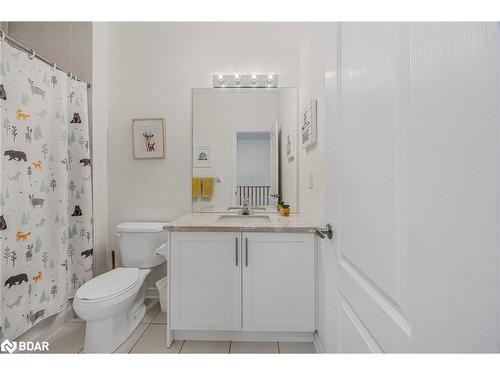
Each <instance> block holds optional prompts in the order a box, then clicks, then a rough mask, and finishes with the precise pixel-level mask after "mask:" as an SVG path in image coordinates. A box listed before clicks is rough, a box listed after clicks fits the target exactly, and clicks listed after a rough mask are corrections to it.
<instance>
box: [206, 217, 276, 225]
mask: <svg viewBox="0 0 500 375" xmlns="http://www.w3.org/2000/svg"><path fill="white" fill-rule="evenodd" d="M216 222H217V223H221V224H269V223H271V219H270V218H269V216H267V215H248V216H244V215H220V216H219V217H218V218H217V220H216Z"/></svg>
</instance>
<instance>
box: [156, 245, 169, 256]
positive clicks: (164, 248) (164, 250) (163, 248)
mask: <svg viewBox="0 0 500 375" xmlns="http://www.w3.org/2000/svg"><path fill="white" fill-rule="evenodd" d="M155 254H156V255H161V256H163V257H165V259H167V243H166V242H165V243H163V244H161V245H160V246H158V247H157V248H156V250H155Z"/></svg>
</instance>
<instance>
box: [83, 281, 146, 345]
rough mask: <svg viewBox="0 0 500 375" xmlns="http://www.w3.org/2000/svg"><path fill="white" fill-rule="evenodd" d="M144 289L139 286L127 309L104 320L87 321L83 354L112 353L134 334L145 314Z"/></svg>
mask: <svg viewBox="0 0 500 375" xmlns="http://www.w3.org/2000/svg"><path fill="white" fill-rule="evenodd" d="M144 300H145V289H144V285H143V286H141V288H140V290H139V292H138V293H137V295H136V296H135V299H134V301H133V302H132V303H131V304H130V307H129V308H126V309H124V311H122V312H120V313H118V314H114V315H112V316H110V317H108V318H106V319H101V320H88V321H87V326H86V329H85V347H84V348H83V352H84V353H113V352H114V351H115V350H116V349H118V348H119V347H120V345H122V344H123V343H124V342H125V341H126V340H127V339H128V338H129V337H130V335H131V334H132V332H134V330H135V329H136V328H137V326H138V325H139V324H140V323H141V321H142V319H143V318H144V315H145V314H146V309H147V308H146V305H145V304H144Z"/></svg>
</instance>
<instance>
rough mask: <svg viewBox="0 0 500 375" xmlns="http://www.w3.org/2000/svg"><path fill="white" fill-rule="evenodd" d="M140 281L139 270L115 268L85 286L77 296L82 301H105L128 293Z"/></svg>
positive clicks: (79, 290)
mask: <svg viewBox="0 0 500 375" xmlns="http://www.w3.org/2000/svg"><path fill="white" fill-rule="evenodd" d="M139 281H140V272H139V269H138V268H123V267H120V268H115V269H114V270H112V271H109V272H106V273H103V274H102V275H99V276H97V277H95V278H93V279H92V280H89V281H88V282H86V283H85V284H83V285H82V286H81V287H80V288H79V289H78V291H77V292H76V294H75V298H77V299H79V300H82V301H89V302H92V301H95V302H98V301H104V300H107V299H111V298H114V297H117V296H119V295H122V294H124V293H127V292H128V291H129V290H131V289H133V288H134V287H135V286H136V285H137V284H138V283H139Z"/></svg>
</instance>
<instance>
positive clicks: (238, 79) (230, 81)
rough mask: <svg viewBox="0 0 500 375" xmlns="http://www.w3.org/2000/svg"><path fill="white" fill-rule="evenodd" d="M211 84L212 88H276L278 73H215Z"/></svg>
mask: <svg viewBox="0 0 500 375" xmlns="http://www.w3.org/2000/svg"><path fill="white" fill-rule="evenodd" d="M212 85H213V87H214V88H252V87H253V88H263V87H268V88H276V87H278V75H277V74H274V73H267V74H257V73H253V74H239V73H235V74H224V73H217V74H214V75H213V76H212Z"/></svg>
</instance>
